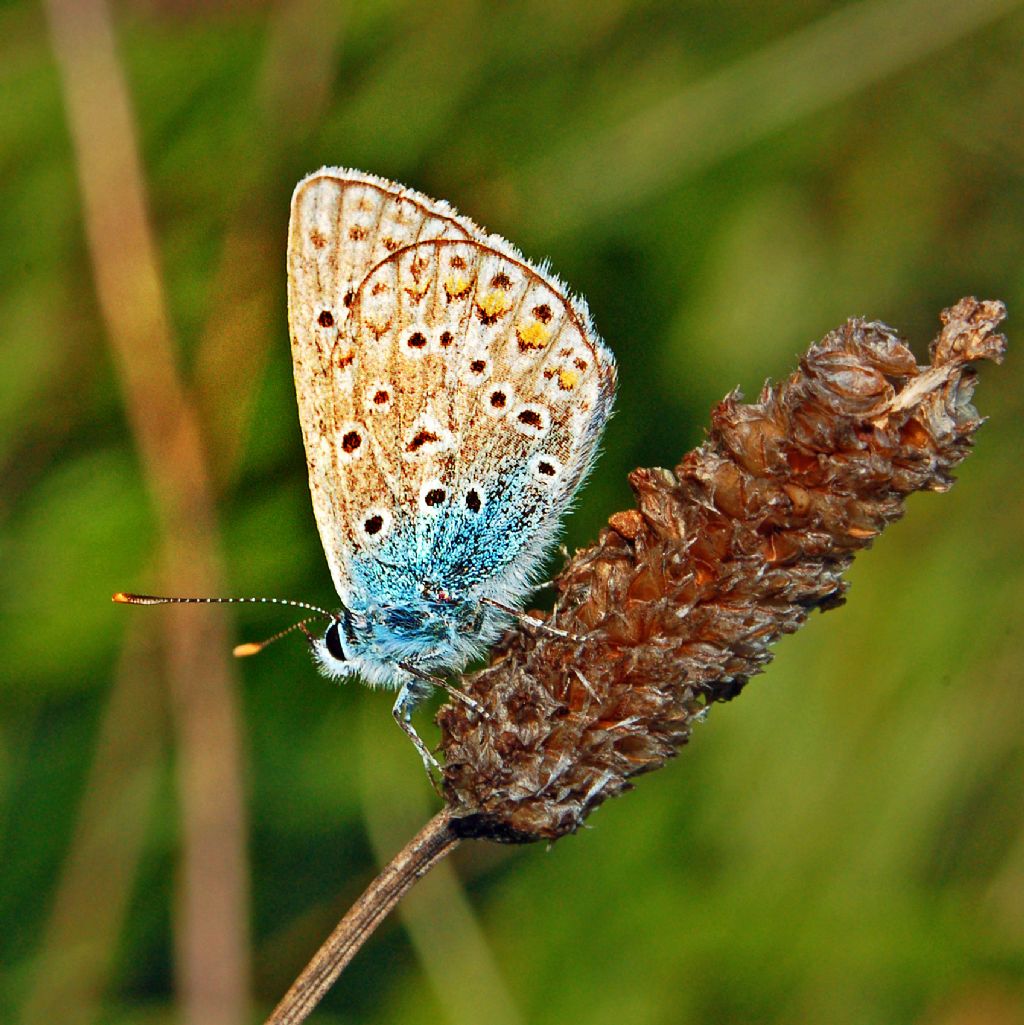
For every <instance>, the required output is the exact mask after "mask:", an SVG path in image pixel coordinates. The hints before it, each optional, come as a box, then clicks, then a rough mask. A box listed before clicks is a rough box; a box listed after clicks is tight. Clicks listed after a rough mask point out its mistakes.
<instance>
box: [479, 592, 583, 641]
mask: <svg viewBox="0 0 1024 1025" xmlns="http://www.w3.org/2000/svg"><path fill="white" fill-rule="evenodd" d="M480 604H481V605H490V606H491V608H495V609H498V610H499V611H501V612H504V613H507V614H508V615H510V616H515V618H516V619H518V620H519V622H520V623H525V624H526V625H527V626H530V627H533V629H534V630H540V631H541V632H542V633H546V634H551V636H552V637H564V638H565V639H567V640H570V641H571V640H574V639H575V638H574V637H573V636H572V634H567V633H566V632H565V631H564V630H559V629H558V627H557V626H551V624H550V623H546V622H544V620H543V619H538V618H537V617H536V616H531V615H530V614H529V613H528V612H523V611H521V610H520V609H514V608H512V606H511V605H503V604H502V603H501V602H500V601H495V600H494V599H493V598H481V599H480Z"/></svg>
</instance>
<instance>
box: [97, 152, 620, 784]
mask: <svg viewBox="0 0 1024 1025" xmlns="http://www.w3.org/2000/svg"><path fill="white" fill-rule="evenodd" d="M288 320H289V328H290V335H291V349H292V362H293V368H294V376H295V390H296V395H297V398H298V407H299V421H300V424H301V427H302V436H303V442H304V445H305V452H306V461H307V464H308V470H309V489H310V493H311V496H312V501H313V514H314V517H315V519H316V525H317V529H318V531H319V534H320V540H321V542H322V543H323V548H324V554H325V555H326V557H327V564H328V567H329V569H330V573H331V577H332V579H333V582H334V586H335V588H336V590H337V593H338V598H339V603H340V608H339V610H338V611H337V612H335V613H333V614H331V613H324V614H325V615H327V616H328V618H329V623H328V625H327V627H326V629H325V630H324V631H323V633H322V634H320V635H319V636H313V635H311V634H308V636H310V640H311V646H312V651H313V655H314V658H315V660H316V662H317V663H318V665H319V667H320V669H321V670H322V671H323V673H324V674H325V675H327V676H329V677H333V678H341V679H347V678H350V677H358V678H359V679H361V680H362V681H363V682H364V683H367V684H369V685H370V686H382V687H390V688H394V689H397V691H398V695H397V698H396V701H395V704H394V709H393V714H394V716H395V719H396V720H397V721H398V723H399V725H401V726H402V728H403V729H405V731H406V732H407V733H408V734H409V736H410V738H411V739H412V740H413V742H414V743H415V744H416V746H417V749H418V750H419V752H420V754H421V757H423V760H424V764H425V765H426V766H427V768H428V773H429V770H430V767H431V765H432V764H433V765H436V763H435V762H434V760H433V758H432V757H431V756H430V755H429V753H428V752H427V750H426V748H425V746H424V745H423V744H422V742H421V741H420V739H419V737H418V736H417V735H416V732H415V730H414V729H413V728H412V726H411V723H410V720H411V713H412V711H413V709H414V708H415V706H416V705H417V703H419V702H420V701H421V700H422V699H423V698H424V697H425V696H426V695H428V694H429V693H430V691H431V690H432V687H433V686H434V685H435V684H438V683H441V684H442V685H443V681H442V680H441V679H440V678H438V677H437V676H436V675H435V674H436V673H438V672H439V671H451V670H458V669H460V668H462V667H463V666H464V665H466V663H467V662H469V661H470V660H471V659H473V658H476V657H478V656H479V655H481V654H482V653H483V652H484V651H485V650H486V648H487V647H488V646H489V645H490V644H492V643H493V642H494V641H495V640H496V639H497V638H498V636H500V634H501V633H502V631H503V630H504V629H505V628H506V627H507V626H508V624H509V622H510V620H511V617H513V616H516V615H522V614H521V613H519V612H518V611H517V610H518V609H520V608H521V606H522V604H523V603H524V601H525V599H526V597H527V596H528V595H529V594H530V592H531V590H533V589H534V587H535V585H536V580H537V577H538V572H539V570H540V568H541V566H542V565H543V561H544V558H545V555H546V554H547V552H548V551H549V550H550V548H551V546H552V544H553V543H554V541H555V539H556V537H557V534H558V531H559V527H560V522H561V519H562V516H563V514H564V513H565V512H566V510H567V508H568V507H569V505H570V503H571V501H572V498H573V495H574V494H575V493H576V491H577V489H578V487H579V486H580V484H581V482H582V481H583V479H584V478H585V477H586V475H587V473H588V471H589V470H590V469H591V467H592V465H593V463H594V459H595V456H596V454H597V448H598V442H599V439H600V437H601V433H602V431H603V429H604V426H605V424H606V422H607V421H608V418H609V415H610V413H611V407H612V401H613V397H614V392H615V384H616V367H615V359H614V356H613V355H612V353H611V351H610V350H609V349H608V348H607V347H606V346H605V345H604V343H603V342H602V341H601V339H600V337H599V336H598V335H597V332H596V331H595V329H594V326H593V324H592V321H591V318H590V314H589V312H588V310H587V306H586V304H585V302H584V301H583V300H582V299H580V298H578V297H575V296H573V295H572V294H571V293H570V292H569V291H568V290H567V288H566V287H565V285H563V284H562V282H560V281H559V280H558V278H556V277H554V276H553V275H552V274H551V273H550V271H549V270H548V268H547V266H546V265H539V266H538V265H536V264H533V263H531V262H530V261H528V260H527V259H526V258H525V257H524V256H523V255H522V254H521V253H520V252H519V251H518V250H517V249H516V248H515V247H514V246H513V245H512V244H511V243H509V242H508V241H506V240H505V239H503V238H501V237H500V236H497V235H491V234H488V233H487V232H486V231H484V230H483V229H481V228H479V227H478V226H477V225H476V224H474V223H473V222H472V221H471V220H469V219H468V218H465V217H462V216H460V215H459V214H458V213H457V212H456V211H455V210H454V209H453V208H452V207H451V206H449V205H448V204H447V203H445V202H443V201H439V200H434V199H430V198H428V197H427V196H424V195H422V194H421V193H419V192H416V191H413V190H412V189H408V188H405V187H403V186H401V185H398V184H396V183H395V182H392V181H389V180H387V179H384V178H379V177H377V176H375V175H371V174H366V173H364V172H361V171H355V170H347V169H341V168H330V167H325V168H323V169H321V170H319V171H317V172H315V173H313V174H311V175H309V176H308V177H306V178H304V179H303V180H302V181H300V182H299V184H298V185H297V187H296V189H295V192H294V195H293V197H292V204H291V218H290V223H289V231H288ZM115 597H118V596H115ZM131 597H138V596H126V595H120V598H121V599H127V598H131ZM295 604H299V605H302V603H295ZM304 607H310V606H304ZM317 611H322V610H317Z"/></svg>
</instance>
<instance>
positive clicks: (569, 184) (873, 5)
mask: <svg viewBox="0 0 1024 1025" xmlns="http://www.w3.org/2000/svg"><path fill="white" fill-rule="evenodd" d="M1020 7H1021V3H1020V0H975V2H973V3H963V2H962V0H940V2H936V0H904V2H902V3H892V2H890V0H865V2H862V3H856V4H848V5H844V6H842V7H841V8H840V9H839V10H837V11H835V12H833V13H831V14H828V15H826V16H825V17H823V18H822V19H821V20H820V21H817V22H815V23H813V24H811V25H808V26H807V27H805V28H802V29H800V30H798V31H796V32H793V33H792V34H790V35H788V36H786V37H784V38H782V39H780V40H778V41H777V42H773V43H771V44H769V45H768V46H766V47H764V48H763V49H762V50H761V51H759V52H757V53H755V54H753V55H752V56H750V57H746V58H744V59H743V60H741V61H739V62H738V63H736V64H733V65H731V66H729V67H726V68H724V69H722V70H721V71H717V72H715V73H713V74H710V75H708V76H707V77H706V78H703V79H701V80H699V81H697V82H694V83H693V84H691V85H687V86H685V87H683V88H681V89H680V90H679V91H678V92H676V93H675V94H674V95H668V96H666V97H665V98H664V99H663V100H661V101H660V102H659V103H657V104H655V105H653V106H651V107H648V108H647V109H646V110H642V111H640V112H639V113H638V114H637V115H636V116H635V117H633V118H631V119H630V120H627V121H625V122H623V123H620V124H617V125H614V126H612V127H611V128H609V129H608V130H607V131H606V132H603V133H600V134H593V135H590V136H588V137H587V138H586V140H585V141H584V142H582V143H580V144H576V145H573V146H568V147H562V148H558V147H553V148H552V149H551V150H549V151H548V152H547V153H546V154H545V156H544V157H543V158H541V159H540V160H538V161H536V162H535V163H534V164H533V165H531V166H528V167H526V168H524V170H523V173H522V175H521V176H519V177H518V178H517V181H516V190H517V192H518V194H519V195H520V196H521V197H524V199H523V201H522V202H521V206H520V209H519V211H518V212H517V218H518V220H519V222H520V223H522V222H524V221H528V223H529V229H530V231H532V232H534V233H535V234H536V235H537V236H538V237H540V238H544V237H550V236H551V235H555V234H558V233H561V232H567V231H579V230H581V228H582V227H583V226H584V225H585V224H586V223H587V222H588V221H590V220H591V219H592V218H595V217H601V216H608V215H610V214H611V213H612V212H618V211H621V210H622V209H626V208H629V207H631V206H634V205H636V204H637V203H639V202H640V201H641V200H642V199H643V198H644V197H645V196H647V195H649V194H650V193H652V192H654V191H656V190H657V189H659V188H662V187H663V186H665V185H666V184H668V183H669V182H671V181H673V180H674V179H677V178H680V177H682V176H684V175H693V174H695V173H697V172H699V171H702V170H704V169H705V168H707V167H710V166H712V165H714V164H716V163H718V162H719V161H721V160H723V159H725V158H726V157H729V156H731V155H733V154H735V153H738V152H740V151H741V150H743V149H744V148H746V147H748V146H751V145H753V144H754V143H756V142H757V141H759V140H760V139H763V138H765V137H766V136H768V135H770V134H771V133H772V132H776V131H779V130H780V129H782V128H784V127H785V126H786V125H790V124H793V123H794V122H796V121H798V120H799V119H800V118H802V117H806V116H807V115H808V114H812V113H814V112H815V111H819V110H822V109H823V108H825V107H827V106H829V105H831V104H834V103H838V102H839V101H840V100H843V99H845V98H846V97H848V96H851V95H853V94H854V93H856V92H858V91H859V90H862V89H865V88H866V87H868V86H869V85H871V84H872V83H873V82H877V81H879V80H881V79H883V78H885V77H886V76H888V75H892V74H895V73H896V72H898V71H900V70H901V69H902V68H905V67H908V66H909V65H911V64H913V63H915V62H916V61H919V60H922V59H923V58H925V57H927V56H928V55H929V54H932V53H935V52H936V51H937V50H940V49H942V48H943V47H947V46H950V45H951V44H952V43H954V42H956V40H958V39H960V38H962V37H963V36H965V35H967V34H969V33H971V32H973V31H976V30H977V29H979V28H981V27H982V26H984V25H987V24H988V23H989V22H991V21H994V20H995V19H997V18H1000V17H1002V16H1004V15H1006V14H1008V13H1009V12H1011V11H1013V10H1016V9H1019V8H1020ZM566 196H572V197H573V201H572V202H571V203H567V202H566V201H565V199H566ZM525 197H528V201H527V200H526V198H525Z"/></svg>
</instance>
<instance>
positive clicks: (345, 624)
mask: <svg viewBox="0 0 1024 1025" xmlns="http://www.w3.org/2000/svg"><path fill="white" fill-rule="evenodd" d="M338 617H339V618H338V621H337V624H332V627H333V629H332V628H329V629H328V632H327V634H325V636H324V637H323V638H320V639H319V640H317V641H316V642H315V643H314V652H315V655H316V659H317V662H318V663H319V665H320V667H321V669H322V670H323V672H324V673H325V674H326V675H327V676H331V677H348V676H358V677H360V678H361V679H362V680H363V681H364V682H365V683H368V684H370V685H372V686H382V687H396V688H397V687H400V686H402V684H404V683H406V682H407V681H408V678H409V673H408V671H407V670H405V669H403V668H402V667H403V666H413V667H415V668H416V669H418V670H420V671H421V672H431V671H436V670H450V669H459V668H461V667H462V666H464V665H465V664H466V663H467V662H468V661H470V660H471V659H473V658H475V657H477V656H479V655H480V654H481V653H482V652H483V651H484V650H485V648H486V647H487V646H488V645H489V644H491V643H492V642H493V641H494V640H495V639H496V637H497V636H498V634H499V633H500V632H501V629H502V626H503V620H504V619H505V617H504V616H503V615H502V614H501V613H500V612H498V611H497V610H495V609H491V608H488V607H486V606H483V605H481V604H480V603H479V602H476V601H455V600H452V599H450V598H434V597H431V598H427V597H423V598H416V599H413V600H411V601H404V602H401V603H394V602H389V603H379V604H373V605H368V606H366V607H365V608H362V609H344V610H342V611H341V612H339V614H338Z"/></svg>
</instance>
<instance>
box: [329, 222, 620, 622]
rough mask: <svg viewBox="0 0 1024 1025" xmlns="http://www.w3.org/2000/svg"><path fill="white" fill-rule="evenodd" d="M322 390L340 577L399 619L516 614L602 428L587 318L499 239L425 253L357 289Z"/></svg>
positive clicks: (449, 244)
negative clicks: (463, 612)
mask: <svg viewBox="0 0 1024 1025" xmlns="http://www.w3.org/2000/svg"><path fill="white" fill-rule="evenodd" d="M342 363H344V364H345V366H344V368H342V367H341V364H342ZM324 373H325V376H328V375H329V377H328V379H329V382H330V384H329V387H327V388H325V395H326V396H327V401H326V402H325V403H324V405H329V407H330V408H329V410H328V414H329V415H328V417H327V418H325V422H327V421H329V422H330V424H332V425H333V433H332V432H331V431H326V432H322V431H314V432H313V433H314V434H315V435H316V436H317V437H316V438H315V441H316V443H317V444H319V445H321V446H322V450H321V451H322V455H321V456H320V458H319V460H318V462H319V465H321V466H326V467H328V468H329V472H333V477H332V478H331V480H330V495H331V496H332V497H333V502H334V507H333V509H332V511H331V516H332V517H333V519H332V521H331V528H332V529H333V530H335V531H336V532H337V533H336V534H335V535H334V538H333V544H334V551H335V553H336V554H335V561H336V562H337V563H338V564H345V565H346V568H345V571H344V574H343V575H344V576H345V578H346V579H347V580H348V581H352V582H353V586H356V587H357V588H358V589H359V591H360V593H361V594H372V595H373V596H374V599H375V600H377V601H384V602H394V603H396V604H402V603H408V602H409V601H410V600H412V599H414V598H416V597H420V596H423V597H429V596H431V595H433V596H436V597H441V598H447V599H453V598H454V599H459V600H463V601H471V600H473V599H476V600H478V599H479V598H480V597H483V596H493V597H500V598H501V600H504V601H515V600H517V599H518V597H519V596H521V595H522V594H523V592H524V591H525V590H526V589H527V587H528V583H529V577H530V575H531V571H532V570H533V569H534V568H535V566H536V563H537V561H538V559H539V556H540V554H541V553H542V551H543V549H544V548H545V546H546V545H547V544H548V543H549V542H550V540H551V539H552V538H553V536H554V534H555V532H556V531H557V528H558V521H559V518H560V515H561V513H562V512H563V511H564V509H565V507H566V505H567V504H568V502H569V499H570V498H571V496H572V494H573V493H574V492H575V490H576V488H577V487H578V485H579V483H580V481H581V479H582V478H583V476H584V475H585V473H586V472H587V470H588V469H589V467H590V466H591V464H592V462H593V459H594V456H595V454H596V449H597V443H598V439H599V436H600V432H601V429H602V427H603V425H604V423H605V421H606V420H607V418H608V415H609V412H610V406H611V401H612V397H613V393H614V387H615V364H614V359H613V357H612V354H611V353H610V351H609V350H608V349H607V348H606V347H605V346H604V345H603V343H602V342H601V341H600V339H599V338H598V337H597V334H596V332H595V331H594V329H593V327H592V325H591V322H590V317H589V314H588V313H587V310H586V308H585V306H584V305H583V304H582V302H580V301H578V300H573V299H572V298H571V297H569V296H568V295H567V293H566V291H565V289H564V288H563V287H562V286H561V285H560V283H559V282H557V281H556V280H555V279H553V278H551V277H550V276H549V275H548V274H547V273H545V272H544V271H543V270H542V269H540V268H537V267H535V266H533V265H531V264H530V263H529V262H527V261H526V260H525V259H524V258H523V257H522V256H521V255H520V254H519V253H518V252H517V251H516V250H514V249H513V247H512V246H510V245H509V244H508V243H507V242H505V241H504V240H503V239H500V238H498V237H497V236H490V237H488V238H487V239H481V238H466V239H453V238H444V239H432V240H429V241H420V242H416V243H413V244H411V245H409V246H407V247H406V248H404V249H401V250H399V251H397V252H395V253H394V254H391V255H389V256H387V257H386V258H385V259H383V260H382V261H381V262H380V263H378V264H377V265H376V266H375V267H374V268H373V269H372V270H371V271H370V273H369V274H368V275H367V276H366V277H365V278H364V280H363V281H362V283H361V284H360V285H359V287H358V288H357V289H356V292H355V295H354V297H353V300H352V302H351V305H350V308H349V317H348V319H347V320H346V322H345V326H344V329H343V331H342V332H341V337H340V338H339V339H338V341H337V342H336V343H335V344H334V347H333V350H332V352H331V354H330V360H329V361H328V366H327V368H326V369H325V372H324ZM312 465H313V458H312V456H311V466H312ZM310 472H311V485H312V486H314V488H315V486H316V485H313V483H312V474H313V470H312V469H311V471H310ZM314 494H316V492H315V491H314ZM325 499H326V496H324V495H321V500H322V501H324V500H325ZM324 518H325V514H321V513H318V522H321V532H322V533H323V531H324V526H323V519H324ZM325 547H326V548H328V551H330V550H331V549H330V547H329V544H328V540H327V539H326V538H325ZM346 597H347V595H346V594H345V593H344V592H342V598H343V600H345V599H346Z"/></svg>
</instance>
